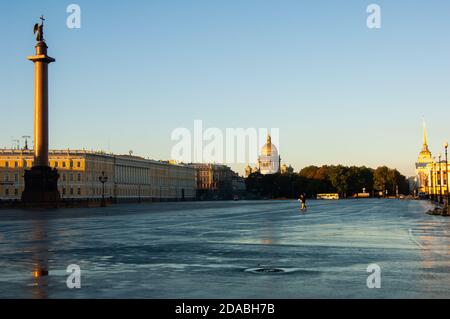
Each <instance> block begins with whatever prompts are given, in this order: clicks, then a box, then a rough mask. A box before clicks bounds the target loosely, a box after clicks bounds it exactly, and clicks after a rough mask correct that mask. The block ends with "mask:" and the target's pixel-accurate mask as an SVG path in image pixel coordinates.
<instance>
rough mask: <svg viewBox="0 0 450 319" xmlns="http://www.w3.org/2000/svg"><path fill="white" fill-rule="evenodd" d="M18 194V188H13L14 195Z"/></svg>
mask: <svg viewBox="0 0 450 319" xmlns="http://www.w3.org/2000/svg"><path fill="white" fill-rule="evenodd" d="M17 195H19V190H18V189H17V188H15V189H14V196H17Z"/></svg>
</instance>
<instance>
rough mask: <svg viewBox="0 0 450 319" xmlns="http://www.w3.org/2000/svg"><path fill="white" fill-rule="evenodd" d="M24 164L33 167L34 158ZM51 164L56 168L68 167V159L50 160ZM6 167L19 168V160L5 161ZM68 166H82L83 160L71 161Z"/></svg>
mask: <svg viewBox="0 0 450 319" xmlns="http://www.w3.org/2000/svg"><path fill="white" fill-rule="evenodd" d="M23 166H24V167H28V166H29V167H31V166H33V161H32V160H30V161H23ZM50 166H51V167H55V168H58V167H67V161H50ZM5 167H6V168H10V167H14V168H17V167H19V162H18V161H5ZM68 167H70V168H74V167H77V168H80V167H81V161H75V162H74V161H72V160H71V161H69V165H68Z"/></svg>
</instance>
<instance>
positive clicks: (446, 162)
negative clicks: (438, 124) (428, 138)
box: [444, 142, 449, 215]
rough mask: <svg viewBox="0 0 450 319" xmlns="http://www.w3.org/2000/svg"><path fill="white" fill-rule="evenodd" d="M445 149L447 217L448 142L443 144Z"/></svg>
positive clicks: (446, 204)
mask: <svg viewBox="0 0 450 319" xmlns="http://www.w3.org/2000/svg"><path fill="white" fill-rule="evenodd" d="M444 148H445V189H446V191H445V198H446V201H445V207H446V209H445V212H446V214H447V215H448V200H449V190H448V142H445V144H444Z"/></svg>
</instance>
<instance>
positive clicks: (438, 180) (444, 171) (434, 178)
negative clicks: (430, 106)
mask: <svg viewBox="0 0 450 319" xmlns="http://www.w3.org/2000/svg"><path fill="white" fill-rule="evenodd" d="M446 166H447V167H446ZM416 174H417V177H416V188H417V191H418V193H419V195H421V196H424V195H425V196H426V195H428V196H435V195H440V194H441V193H442V195H443V196H444V197H445V196H446V194H447V181H448V164H447V165H446V162H445V158H444V157H441V160H440V161H439V160H438V159H437V158H436V157H433V156H432V153H431V152H430V150H429V148H428V142H427V130H426V127H425V125H424V128H423V145H422V150H421V151H420V153H419V157H418V159H417V162H416Z"/></svg>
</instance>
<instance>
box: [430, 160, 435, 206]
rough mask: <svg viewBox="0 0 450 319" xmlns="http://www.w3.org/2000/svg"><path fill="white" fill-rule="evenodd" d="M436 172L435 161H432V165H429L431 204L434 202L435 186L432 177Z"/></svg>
mask: <svg viewBox="0 0 450 319" xmlns="http://www.w3.org/2000/svg"><path fill="white" fill-rule="evenodd" d="M435 170H436V160H433V163H432V165H431V198H432V200H433V202H435V201H436V191H435V189H436V186H435V185H434V175H435Z"/></svg>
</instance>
